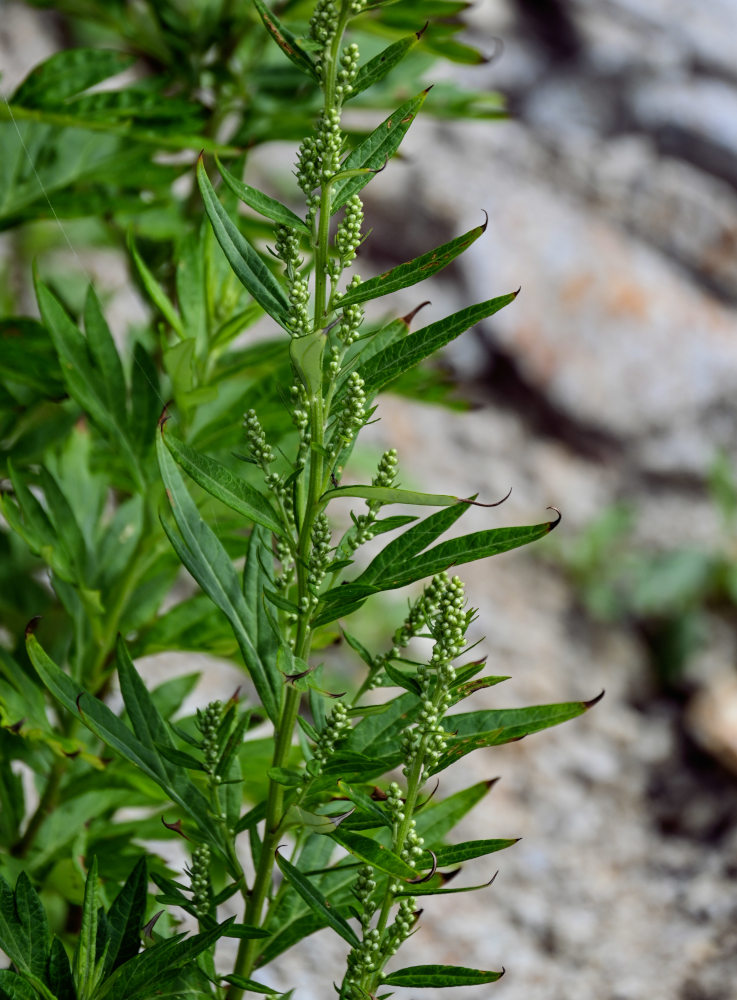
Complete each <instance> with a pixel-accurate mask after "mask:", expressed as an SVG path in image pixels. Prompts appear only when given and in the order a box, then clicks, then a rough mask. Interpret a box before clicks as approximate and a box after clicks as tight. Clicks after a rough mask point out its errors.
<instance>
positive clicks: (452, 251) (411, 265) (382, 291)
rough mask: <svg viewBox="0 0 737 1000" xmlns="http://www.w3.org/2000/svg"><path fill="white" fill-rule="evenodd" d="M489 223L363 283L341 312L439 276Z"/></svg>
mask: <svg viewBox="0 0 737 1000" xmlns="http://www.w3.org/2000/svg"><path fill="white" fill-rule="evenodd" d="M487 224H488V219H487V222H485V223H484V224H483V226H476V227H475V228H474V229H469V231H468V232H467V233H464V234H463V236H458V237H456V239H454V240H451V241H450V242H449V243H444V244H443V245H442V246H440V247H437V248H436V249H435V250H431V251H430V252H429V253H425V254H422V256H421V257H416V258H415V259H414V260H410V261H408V262H407V263H406V264H400V265H399V266H398V267H394V268H392V269H391V270H390V271H385V272H384V274H380V275H378V276H377V277H376V278H369V280H368V281H362V282H361V284H360V285H358V286H357V287H356V288H352V289H350V290H349V291H348V293H347V294H346V296H345V297H344V298H342V299H341V300H340V307H341V309H342V308H343V307H344V306H350V305H353V303H355V302H368V301H370V300H371V299H378V298H380V297H381V296H382V295H389V294H390V293H391V292H396V291H398V290H399V289H400V288H409V286H410V285H416V284H417V282H418V281H424V280H425V278H429V277H430V276H431V275H433V274H437V272H438V271H441V270H442V269H443V268H444V267H447V266H448V264H450V262H451V261H453V260H455V258H456V257H458V256H459V255H460V254H462V253H463V251H464V250H467V249H468V247H470V246H471V244H472V243H474V242H475V241H476V240H477V239H478V238H479V236H481V235H482V234H483V233H484V232H485V231H486V226H487Z"/></svg>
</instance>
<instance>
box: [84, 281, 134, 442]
mask: <svg viewBox="0 0 737 1000" xmlns="http://www.w3.org/2000/svg"><path fill="white" fill-rule="evenodd" d="M84 331H85V333H86V334H87V344H88V346H89V349H90V354H91V355H92V357H93V359H94V361H95V362H96V364H97V367H98V369H99V371H100V375H101V376H102V384H103V386H104V389H105V393H106V395H107V399H108V406H109V408H110V411H111V413H112V414H113V416H114V418H115V422H116V423H117V424H118V425H119V426H120V427H125V425H126V424H127V422H128V417H127V414H126V406H125V403H126V399H127V396H128V390H127V387H126V384H125V376H124V374H123V366H122V364H121V363H120V356H119V355H118V351H117V348H116V346H115V341H114V340H113V337H112V334H111V333H110V328H109V327H108V325H107V322H106V320H105V317H104V316H103V313H102V308H101V306H100V300H99V299H98V298H97V295H95V291H94V289H93V287H92V285H90V286H89V287H88V289H87V296H86V298H85V303H84Z"/></svg>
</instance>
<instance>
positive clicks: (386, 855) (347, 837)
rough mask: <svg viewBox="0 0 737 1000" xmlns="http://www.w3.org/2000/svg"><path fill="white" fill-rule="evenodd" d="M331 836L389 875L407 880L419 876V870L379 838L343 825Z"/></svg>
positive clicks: (356, 855) (361, 858)
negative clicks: (363, 834)
mask: <svg viewBox="0 0 737 1000" xmlns="http://www.w3.org/2000/svg"><path fill="white" fill-rule="evenodd" d="M330 836H331V837H332V839H333V840H335V841H336V842H337V843H338V844H340V846H341V847H345V849H346V851H349V852H350V853H351V854H353V855H354V856H355V857H357V858H360V860H361V861H364V862H365V863H366V864H368V865H371V866H372V867H374V868H378V869H379V871H382V872H386V873H387V875H391V876H393V877H394V878H401V879H404V880H405V881H407V880H409V879H413V878H417V872H416V871H415V869H414V868H411V867H410V866H409V865H408V864H407V862H406V861H403V860H402V859H401V858H400V857H399V855H398V854H395V853H394V852H393V851H391V850H389V848H388V847H385V846H384V845H383V844H381V843H379V841H378V840H375V839H372V838H371V837H364V836H362V835H361V834H360V833H354V832H353V830H344V829H343V828H342V827H338V829H337V830H333V832H332V833H331V834H330Z"/></svg>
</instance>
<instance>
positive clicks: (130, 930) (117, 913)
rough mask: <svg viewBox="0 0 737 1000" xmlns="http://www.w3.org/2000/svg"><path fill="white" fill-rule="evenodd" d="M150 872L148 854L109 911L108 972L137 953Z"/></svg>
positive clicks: (134, 870)
mask: <svg viewBox="0 0 737 1000" xmlns="http://www.w3.org/2000/svg"><path fill="white" fill-rule="evenodd" d="M147 889H148V874H147V866H146V858H145V856H144V857H141V858H139V860H138V861H137V862H136V864H135V867H134V868H133V870H132V871H131V873H130V875H129V876H128V878H127V879H126V880H125V882H124V883H123V886H122V888H121V889H120V892H119V893H118V895H117V896H116V897H115V899H114V900H113V904H112V906H111V907H110V910H109V912H108V915H107V923H108V933H109V936H110V947H109V949H108V953H107V956H106V960H105V976H106V977H107V976H109V975H110V973H111V972H113V970H115V969H117V968H118V966H119V965H122V964H123V963H124V962H127V961H128V959H130V958H133V956H134V955H137V954H138V951H139V949H140V946H141V927H142V926H143V918H144V915H145V913H146V899H147Z"/></svg>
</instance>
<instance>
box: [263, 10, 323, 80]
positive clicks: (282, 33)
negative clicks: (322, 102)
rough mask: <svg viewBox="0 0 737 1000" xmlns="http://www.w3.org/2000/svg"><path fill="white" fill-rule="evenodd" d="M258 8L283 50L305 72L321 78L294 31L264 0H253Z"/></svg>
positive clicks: (265, 23)
mask: <svg viewBox="0 0 737 1000" xmlns="http://www.w3.org/2000/svg"><path fill="white" fill-rule="evenodd" d="M253 3H254V6H255V7H256V10H257V11H258V12H259V15H260V17H261V20H262V21H263V22H264V27H265V28H266V30H267V31H268V33H269V34H270V35H271V37H272V38H273V39H274V41H275V42H276V44H277V45H278V46H279V48H280V49H281V50H282V52H283V53H284V55H285V56H286V57H287V59H289V60H290V61H291V62H293V63H294V65H295V66H298V67H299V68H300V69H301V70H302V72H303V73H306V74H307V75H308V76H311V77H312V78H313V80H319V76H318V73H317V69H316V67H315V63H314V61H313V59H312V57H311V56H310V54H309V53H308V52H306V51H305V50H304V49H303V48H302V46H301V45H300V44H299V42H298V41H297V39H296V38H295V36H294V35H293V34H292V32H291V31H290V30H289V29H288V28H285V26H284V25H283V24H282V23H281V21H280V20H279V19H278V18H277V16H276V14H274V12H273V11H271V10H269V8H268V7H267V6H266V4H265V3H263V0H253Z"/></svg>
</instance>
